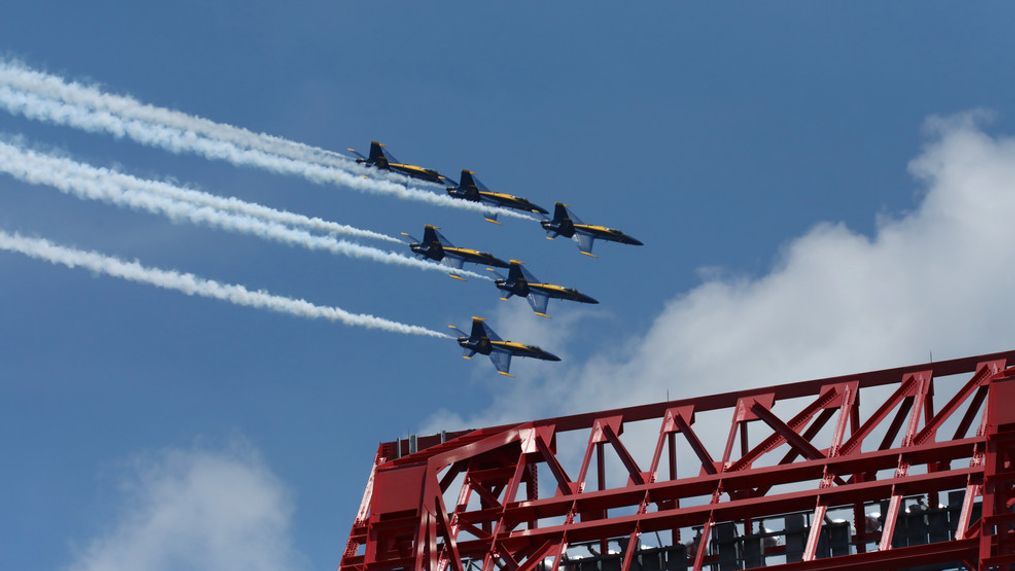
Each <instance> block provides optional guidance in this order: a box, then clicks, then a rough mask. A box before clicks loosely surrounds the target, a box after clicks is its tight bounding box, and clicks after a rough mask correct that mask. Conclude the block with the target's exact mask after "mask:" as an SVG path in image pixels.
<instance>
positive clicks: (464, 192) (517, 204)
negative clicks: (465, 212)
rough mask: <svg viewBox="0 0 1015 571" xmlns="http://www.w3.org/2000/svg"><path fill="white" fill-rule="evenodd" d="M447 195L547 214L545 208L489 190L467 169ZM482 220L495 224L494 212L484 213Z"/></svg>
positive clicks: (449, 188) (495, 216) (495, 215)
mask: <svg viewBox="0 0 1015 571" xmlns="http://www.w3.org/2000/svg"><path fill="white" fill-rule="evenodd" d="M448 194H450V195H451V196H452V198H461V199H462V200H471V201H472V202H481V203H483V204H489V205H491V206H499V207H501V208H513V209H515V210H523V211H525V212H532V213H535V214H549V213H548V212H547V211H546V209H545V208H543V207H541V206H537V205H535V204H533V203H531V202H529V201H528V200H526V199H524V198H522V197H520V196H514V195H513V194H504V193H502V192H494V191H492V190H490V189H489V188H487V186H486V185H485V184H483V183H482V182H480V181H479V179H478V178H476V176H475V173H474V172H472V171H470V170H468V169H463V170H462V177H461V180H460V181H459V182H458V185H457V186H449V187H448ZM483 218H485V219H486V221H487V222H493V223H494V224H497V213H495V212H484V213H483Z"/></svg>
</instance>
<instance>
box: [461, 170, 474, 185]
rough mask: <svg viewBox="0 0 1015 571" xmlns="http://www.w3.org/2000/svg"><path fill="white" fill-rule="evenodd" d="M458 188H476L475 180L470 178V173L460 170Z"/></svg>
mask: <svg viewBox="0 0 1015 571" xmlns="http://www.w3.org/2000/svg"><path fill="white" fill-rule="evenodd" d="M458 186H460V187H462V188H476V179H475V178H473V177H472V171H470V170H469V169H462V177H461V179H460V180H459V181H458Z"/></svg>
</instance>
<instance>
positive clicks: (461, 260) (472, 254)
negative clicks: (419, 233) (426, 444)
mask: <svg viewBox="0 0 1015 571" xmlns="http://www.w3.org/2000/svg"><path fill="white" fill-rule="evenodd" d="M402 236H404V237H405V238H407V239H408V240H409V249H410V250H412V253H414V254H416V255H417V256H419V257H420V258H424V259H430V260H433V261H435V262H437V263H440V264H443V265H445V266H448V267H451V268H455V269H456V270H460V269H462V266H463V265H465V263H466V262H468V263H470V264H479V265H481V266H494V267H497V268H506V267H508V263H507V262H505V261H504V260H501V259H499V258H497V257H495V256H494V255H493V254H491V253H489V252H480V251H479V250H473V249H472V248H460V247H458V246H455V245H454V244H452V243H451V241H450V240H448V239H447V238H445V237H444V235H443V234H441V233H440V232H438V231H437V227H436V226H434V225H432V224H427V225H426V226H424V227H423V239H422V240H417V239H416V238H414V237H412V236H411V235H410V234H407V233H405V232H402ZM448 275H449V276H451V277H453V278H455V279H456V280H462V279H465V278H463V277H462V276H460V275H458V274H456V273H454V272H450V273H449V274H448Z"/></svg>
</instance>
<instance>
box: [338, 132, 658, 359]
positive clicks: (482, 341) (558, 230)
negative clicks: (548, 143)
mask: <svg viewBox="0 0 1015 571" xmlns="http://www.w3.org/2000/svg"><path fill="white" fill-rule="evenodd" d="M348 151H349V152H351V153H353V154H354V155H355V157H356V159H355V160H356V162H357V163H359V164H361V165H363V166H365V167H369V168H374V169H377V170H381V171H386V172H389V173H392V174H394V175H399V176H404V177H405V179H406V184H407V185H408V182H409V181H410V180H415V181H421V182H425V183H431V184H435V185H441V186H444V187H445V189H446V191H447V193H448V196H450V197H451V198H455V199H458V200H467V201H470V202H476V203H479V204H482V205H484V206H488V207H490V210H484V212H483V217H484V219H485V220H487V221H488V222H492V223H495V224H499V223H500V222H499V220H498V210H500V209H508V210H512V211H517V212H521V213H524V214H525V216H522V217H523V218H525V217H527V218H529V219H531V220H533V221H537V222H539V224H540V226H541V227H542V228H543V230H544V231H545V232H546V238H547V239H548V240H552V239H554V238H556V237H558V236H563V237H565V238H570V239H572V240H574V242H575V243H576V244H577V245H578V251H579V252H580V253H581V254H583V255H586V256H590V257H593V258H594V257H597V256H596V255H595V254H593V253H592V247H593V245H594V243H595V241H596V240H604V241H609V242H616V243H619V244H627V245H631V246H641V245H643V244H642V242H641V241H640V240H637V239H636V238H634V237H632V236H630V235H629V234H626V233H624V232H622V231H620V230H617V229H615V228H610V227H608V226H601V225H596V224H586V223H585V222H583V221H582V220H581V219H580V218H578V217H577V216H576V215H575V214H574V212H573V211H572V210H570V208H569V207H568V205H566V204H564V203H562V202H557V203H556V204H555V205H554V210H553V216H549V211H547V210H546V209H545V208H543V207H541V206H539V205H537V204H535V203H533V202H532V201H530V200H528V199H526V198H522V197H520V196H515V195H513V194H507V193H503V192H494V191H493V190H491V189H490V188H489V187H488V186H486V185H485V184H483V183H482V182H480V180H479V179H478V178H477V177H476V173H475V172H474V171H472V170H470V169H462V171H461V174H460V176H459V180H458V181H455V180H454V179H452V178H450V177H448V176H446V175H444V174H441V173H440V172H439V171H437V170H436V169H432V168H428V167H424V166H420V165H415V164H410V163H403V162H401V161H399V160H398V159H396V158H395V157H394V155H392V154H391V153H390V152H389V151H388V150H387V148H386V147H385V146H384V145H383V144H381V143H380V142H378V141H372V142H371V143H370V152H369V155H367V156H363V155H362V154H360V153H359V152H357V151H356V150H355V149H353V148H351V147H350V148H349V149H348ZM402 236H403V237H404V238H405V240H406V242H407V243H408V246H409V249H410V250H411V251H412V253H413V255H415V256H417V257H419V258H421V259H425V260H430V261H432V262H435V263H438V264H441V265H444V266H447V267H448V268H449V269H450V271H449V272H448V275H449V276H451V277H452V278H455V279H457V280H464V279H465V278H464V277H463V276H462V275H461V274H460V273H458V272H456V271H455V270H462V269H463V266H464V265H465V264H475V265H479V266H485V267H486V269H487V270H489V271H491V272H494V273H495V274H496V272H495V270H494V268H505V269H507V270H508V274H507V276H506V277H505V276H503V275H500V274H496V275H497V279H495V280H494V285H495V286H496V287H497V290H498V291H499V292H500V299H502V300H508V299H510V298H511V297H521V298H525V299H526V300H527V301H528V303H529V306H530V307H532V311H533V312H534V313H535V314H536V315H538V316H541V317H549V315H548V313H547V307H548V305H549V302H550V300H551V299H560V300H565V301H573V302H576V303H588V304H595V303H599V302H598V301H597V300H596V299H594V298H592V297H590V296H588V295H586V294H584V293H582V292H580V291H578V290H577V289H574V288H571V287H565V286H562V285H558V284H553V283H547V282H543V281H541V280H539V279H538V278H536V277H535V276H534V275H533V274H532V273H531V272H530V271H529V270H528V269H526V268H525V267H524V265H523V264H522V263H521V262H520V261H518V260H511V261H510V262H505V261H503V260H502V259H500V258H498V257H496V256H494V255H493V254H491V253H489V252H483V251H480V250H476V249H472V248H464V247H460V246H456V245H454V244H453V243H451V241H450V240H448V239H447V238H446V237H445V236H444V235H443V234H442V233H441V232H440V230H439V228H438V227H437V226H434V225H432V224H427V225H425V226H424V227H423V239H422V240H419V239H416V238H414V237H413V236H412V235H410V234H408V233H406V232H402ZM450 327H451V328H452V329H454V330H455V331H458V332H459V334H460V335H461V336H460V337H458V338H457V342H458V345H459V346H461V347H462V348H463V349H464V350H465V355H464V356H465V358H466V359H471V358H472V357H473V356H474V355H476V354H477V353H479V354H481V355H486V356H488V357H490V361H491V362H493V365H494V367H495V368H496V369H497V372H498V373H500V374H501V375H504V376H508V377H510V376H511V374H510V370H511V358H512V357H527V358H531V359H540V360H543V361H560V357H557V356H556V355H554V354H552V353H549V352H547V351H545V350H543V349H541V348H539V347H536V346H535V345H525V344H523V343H518V342H515V341H505V340H503V339H501V338H500V337H498V336H497V334H496V333H495V332H494V331H493V329H492V328H490V326H489V325H487V324H486V322H485V320H484V318H482V317H473V318H472V330H471V332H470V333H468V334H466V333H465V332H464V331H462V330H461V329H458V328H457V327H455V326H454V325H451V326H450Z"/></svg>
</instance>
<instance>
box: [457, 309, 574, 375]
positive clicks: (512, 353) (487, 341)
mask: <svg viewBox="0 0 1015 571" xmlns="http://www.w3.org/2000/svg"><path fill="white" fill-rule="evenodd" d="M448 327H450V328H451V329H454V330H455V331H457V332H459V333H461V335H462V336H461V337H459V338H458V345H460V346H461V347H462V348H463V349H465V355H463V357H465V358H466V359H471V358H472V356H473V355H475V354H476V353H479V354H480V355H489V356H490V360H491V361H493V366H494V367H496V368H497V372H498V373H500V374H501V375H504V376H505V377H510V376H511V373H510V371H511V357H516V356H517V357H531V358H533V359H541V360H543V361H560V357H558V356H556V355H554V354H553V353H548V352H546V351H544V350H542V349H540V348H539V347H536V346H535V345H523V344H522V343H515V342H514V341H504V340H503V339H501V338H500V337H498V336H497V334H496V333H494V331H493V329H490V326H489V325H487V324H486V323H485V320H484V319H483V318H482V317H473V318H472V332H471V333H470V334H468V335H466V333H465V332H464V331H462V330H461V329H459V328H457V327H455V326H454V325H449V326H448Z"/></svg>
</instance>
